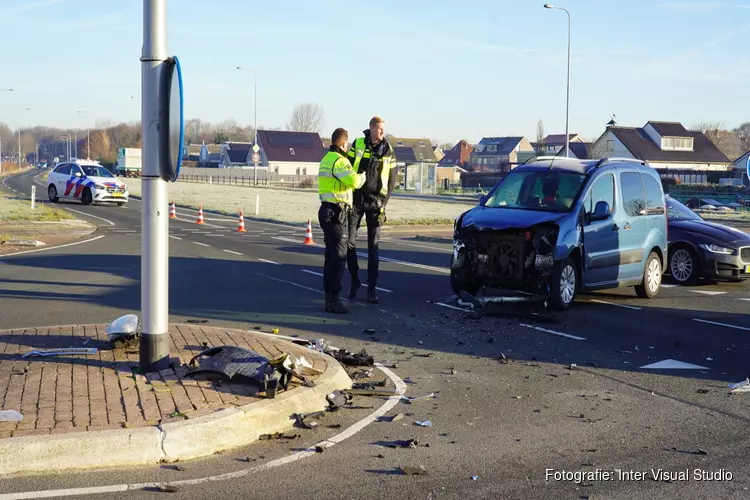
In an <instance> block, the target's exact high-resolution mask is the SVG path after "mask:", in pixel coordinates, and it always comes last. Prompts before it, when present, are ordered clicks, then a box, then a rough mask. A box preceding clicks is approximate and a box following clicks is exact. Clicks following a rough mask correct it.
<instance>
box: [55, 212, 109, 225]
mask: <svg viewBox="0 0 750 500" xmlns="http://www.w3.org/2000/svg"><path fill="white" fill-rule="evenodd" d="M65 210H70V211H71V212H75V213H77V214H81V215H85V216H86V217H93V218H94V219H99V220H101V221H104V222H106V223H107V224H109V225H110V226H115V225H116V224H115V223H114V222H112V221H111V220H107V219H105V218H104V217H99V216H97V215H91V214H87V213H86V212H81V211H80V210H75V209H72V208H69V207H65Z"/></svg>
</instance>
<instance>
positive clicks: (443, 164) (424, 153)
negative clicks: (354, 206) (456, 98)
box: [184, 120, 750, 192]
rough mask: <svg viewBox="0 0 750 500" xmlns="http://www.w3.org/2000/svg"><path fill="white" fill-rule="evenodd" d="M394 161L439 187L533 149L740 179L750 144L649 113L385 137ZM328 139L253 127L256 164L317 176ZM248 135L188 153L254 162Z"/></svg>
mask: <svg viewBox="0 0 750 500" xmlns="http://www.w3.org/2000/svg"><path fill="white" fill-rule="evenodd" d="M389 140H390V141H391V144H392V145H393V148H394V152H395V154H396V158H397V167H398V168H399V174H400V183H401V187H402V189H406V190H415V191H418V192H434V191H435V190H437V189H438V188H451V187H456V186H463V187H467V186H468V187H473V186H476V185H481V183H482V181H484V183H485V185H487V183H494V181H495V180H497V178H498V177H502V176H503V175H505V174H507V173H508V172H510V171H511V170H512V169H513V168H514V167H515V166H517V165H519V164H522V163H524V162H525V161H527V160H529V159H530V158H532V157H535V156H540V155H544V156H571V157H574V158H578V159H599V158H603V157H612V156H617V157H625V158H635V159H639V160H642V161H648V162H649V164H650V165H651V166H652V167H654V168H655V169H657V170H658V171H660V173H661V175H662V177H663V178H674V179H676V180H678V181H679V182H681V183H686V184H700V183H705V182H707V181H709V180H711V179H716V178H735V177H739V179H742V174H741V172H742V171H744V169H745V163H743V158H744V161H745V162H746V161H747V158H748V157H750V152H749V153H747V154H746V155H743V156H742V157H740V158H738V159H735V160H734V161H732V160H731V159H729V158H727V157H726V155H724V153H722V152H721V150H719V148H718V147H716V146H715V145H714V144H713V143H712V142H711V141H710V140H709V138H708V137H707V136H706V135H705V134H703V133H702V132H697V131H689V130H687V129H686V128H685V127H684V126H683V125H682V124H681V123H678V122H663V121H649V122H647V123H646V124H645V125H644V126H643V127H624V126H620V125H617V124H616V123H615V122H614V120H612V121H610V122H609V123H607V125H606V128H605V131H604V132H603V133H602V135H601V136H600V137H599V138H597V139H596V140H595V141H592V142H587V141H585V140H584V138H583V137H582V136H581V135H580V134H575V133H574V134H570V136H569V141H568V142H569V150H570V151H568V150H567V149H566V147H565V144H566V140H565V135H564V134H552V135H548V136H546V137H544V138H543V139H542V140H541V141H539V142H538V143H536V142H531V141H530V140H529V139H527V138H526V137H523V136H513V137H484V138H482V139H481V140H480V141H479V142H478V143H476V144H470V143H469V142H467V141H466V140H461V141H459V142H458V143H457V144H455V146H453V148H452V149H450V150H448V151H442V150H441V149H440V148H438V147H437V146H436V145H433V144H432V142H431V141H430V140H429V139H425V138H399V137H389ZM329 145H330V141H329V140H324V139H321V137H320V135H319V134H317V133H308V132H288V131H276V130H273V131H272V130H260V131H258V151H257V155H258V156H257V158H256V159H257V160H258V162H257V167H258V169H260V170H261V171H263V172H264V173H267V174H270V175H275V176H298V177H311V176H317V173H318V164H319V162H320V159H321V158H322V157H323V155H324V154H325V152H326V150H327V149H328V146H329ZM253 146H254V145H253V144H252V143H242V142H227V143H225V144H220V145H205V144H202V145H190V146H188V147H186V148H185V151H184V155H185V159H186V160H190V161H193V162H195V164H196V166H200V167H218V168H253V166H254V165H255V162H254V161H253V159H254V149H253Z"/></svg>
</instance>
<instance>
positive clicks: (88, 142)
mask: <svg viewBox="0 0 750 500" xmlns="http://www.w3.org/2000/svg"><path fill="white" fill-rule="evenodd" d="M78 114H81V115H85V114H86V113H84V112H83V111H80V110H79V111H78ZM89 125H90V123H89V121H88V119H87V120H86V159H87V160H90V159H91V134H90V128H89ZM76 156H78V155H77V154H76Z"/></svg>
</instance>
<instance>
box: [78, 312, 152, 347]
mask: <svg viewBox="0 0 750 500" xmlns="http://www.w3.org/2000/svg"><path fill="white" fill-rule="evenodd" d="M106 332H107V340H108V341H109V343H110V345H111V346H112V347H115V348H116V347H120V346H122V347H133V346H135V345H136V344H137V343H138V341H139V337H140V335H141V322H140V320H139V319H138V316H137V315H135V314H126V315H125V316H120V317H119V318H117V319H116V320H114V321H113V322H112V323H110V324H109V325H107V330H106ZM84 345H86V342H84Z"/></svg>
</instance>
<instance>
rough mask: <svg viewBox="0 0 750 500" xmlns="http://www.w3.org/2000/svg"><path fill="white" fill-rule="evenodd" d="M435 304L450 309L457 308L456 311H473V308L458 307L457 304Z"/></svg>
mask: <svg viewBox="0 0 750 500" xmlns="http://www.w3.org/2000/svg"><path fill="white" fill-rule="evenodd" d="M435 304H436V305H439V306H440V307H447V308H448V309H455V310H456V311H461V312H472V309H469V308H464V307H456V306H452V305H450V304H444V303H442V302H435Z"/></svg>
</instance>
